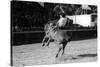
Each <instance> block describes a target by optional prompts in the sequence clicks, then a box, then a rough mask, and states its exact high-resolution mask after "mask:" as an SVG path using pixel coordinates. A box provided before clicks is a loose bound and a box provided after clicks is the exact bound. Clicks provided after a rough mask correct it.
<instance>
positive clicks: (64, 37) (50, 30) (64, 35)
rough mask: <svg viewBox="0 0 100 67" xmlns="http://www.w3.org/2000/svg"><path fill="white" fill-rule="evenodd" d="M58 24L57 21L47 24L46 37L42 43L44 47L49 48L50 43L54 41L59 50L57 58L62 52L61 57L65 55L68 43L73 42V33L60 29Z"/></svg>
mask: <svg viewBox="0 0 100 67" xmlns="http://www.w3.org/2000/svg"><path fill="white" fill-rule="evenodd" d="M56 23H57V20H54V21H49V22H48V23H46V24H45V26H44V31H45V36H44V38H43V41H42V47H43V46H45V45H47V46H49V44H50V41H51V40H54V42H55V43H56V44H57V46H58V48H59V50H58V52H57V54H56V56H55V57H56V58H57V57H58V55H59V53H60V51H61V50H62V54H61V55H63V54H64V50H65V47H66V45H67V43H68V42H69V41H70V40H71V32H69V31H66V30H61V29H59V27H58V26H57V24H56ZM47 39H48V40H47ZM46 43H47V44H46Z"/></svg>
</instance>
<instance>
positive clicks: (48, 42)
mask: <svg viewBox="0 0 100 67" xmlns="http://www.w3.org/2000/svg"><path fill="white" fill-rule="evenodd" d="M50 40H51V38H50V37H49V40H48V41H47V46H49V44H50Z"/></svg>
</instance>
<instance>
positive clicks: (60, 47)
mask: <svg viewBox="0 0 100 67" xmlns="http://www.w3.org/2000/svg"><path fill="white" fill-rule="evenodd" d="M61 49H62V44H61V45H60V46H59V50H58V53H57V54H56V58H57V57H58V55H59V52H60V51H61Z"/></svg>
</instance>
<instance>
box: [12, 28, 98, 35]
mask: <svg viewBox="0 0 100 67" xmlns="http://www.w3.org/2000/svg"><path fill="white" fill-rule="evenodd" d="M92 30H93V31H94V30H97V29H79V30H78V29H77V30H76V29H75V30H63V31H92ZM43 32H45V31H23V32H12V33H13V34H14V33H43Z"/></svg>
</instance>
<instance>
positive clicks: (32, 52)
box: [12, 39, 97, 66]
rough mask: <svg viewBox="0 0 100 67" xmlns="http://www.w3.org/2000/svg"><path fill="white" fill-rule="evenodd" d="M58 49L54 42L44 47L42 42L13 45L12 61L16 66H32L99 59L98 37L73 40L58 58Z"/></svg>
mask: <svg viewBox="0 0 100 67" xmlns="http://www.w3.org/2000/svg"><path fill="white" fill-rule="evenodd" d="M57 50H58V48H57V47H56V45H55V43H53V42H52V43H50V46H49V47H42V46H41V43H36V44H27V45H21V46H12V63H13V65H14V66H30V65H44V64H46V65H47V64H59V63H76V62H93V61H97V39H87V40H80V41H71V42H69V43H68V44H67V46H66V48H65V54H64V55H63V56H59V58H57V59H56V58H55V55H56V53H57Z"/></svg>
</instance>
